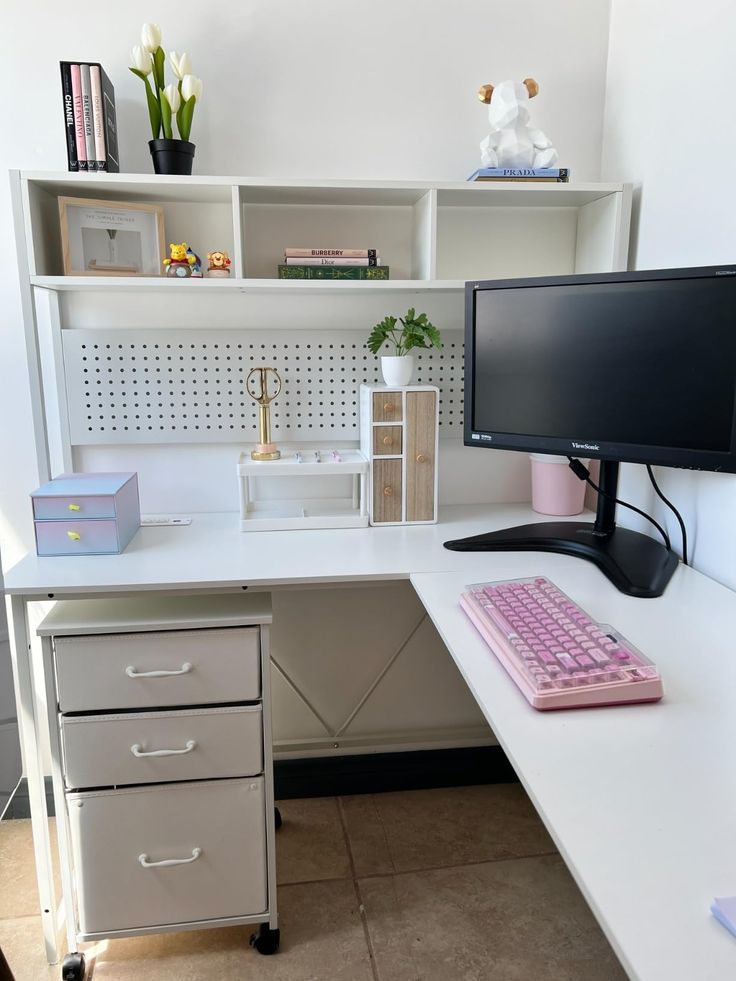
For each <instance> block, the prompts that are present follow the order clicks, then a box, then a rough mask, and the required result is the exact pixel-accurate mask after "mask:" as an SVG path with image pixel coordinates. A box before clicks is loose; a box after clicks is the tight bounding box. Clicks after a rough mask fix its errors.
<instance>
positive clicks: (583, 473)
mask: <svg viewBox="0 0 736 981" xmlns="http://www.w3.org/2000/svg"><path fill="white" fill-rule="evenodd" d="M567 459H568V462H569V465H570V469H571V470H572V472H573V473H574V474H575V476H576V477H578V478H579V479H580V480H584V481H585V482H586V484H590V486H591V487H592V488H593V490H594V491H595V492H596V493H597V494H601V495H602V496H603V497H605V498H606V499H607V500H609V501H613V502H614V504H620V505H621V507H624V508H628V509H629V510H630V511H635V512H636V514H640V515H641V516H642V518H646V519H647V521H651V523H652V524H653V525H654V527H655V528H656V529H657V531H658V532H659V533H660V535H661V536H662V538H663V539H664V543H665V545H666V547H667V551H668V552H671V551H672V544H671V542H670V536H669V535H668V534H667V532H666V531H665V530H664V528H663V527H662V525H661V524H660V523H659V522H658V521H655V520H654V518H653V517H652V516H651V514H647V513H646V511H642V510H641V509H640V508H637V507H634V505H633V504H628V503H627V502H626V501H622V500H620V499H619V498H618V497H614V496H613V494H609V493H608V492H607V491H604V490H601V488H600V487H598V485H597V484H595V483H594V482H593V481H592V480H591V477H590V472H589V470H588V468H587V467H586V466H585V464H583V463H581V462H580V460H576V459H575V458H574V457H572V456H568V458H567Z"/></svg>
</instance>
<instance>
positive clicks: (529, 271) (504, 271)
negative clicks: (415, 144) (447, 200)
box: [437, 205, 577, 280]
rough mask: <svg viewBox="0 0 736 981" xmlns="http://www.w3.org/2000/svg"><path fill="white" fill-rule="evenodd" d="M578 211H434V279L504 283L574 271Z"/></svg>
mask: <svg viewBox="0 0 736 981" xmlns="http://www.w3.org/2000/svg"><path fill="white" fill-rule="evenodd" d="M576 230H577V208H522V209H513V210H512V209H509V208H489V207H484V208H474V207H457V206H450V207H447V206H443V205H440V206H439V207H438V209H437V275H438V276H440V277H442V278H443V279H444V278H446V279H456V278H458V279H459V278H460V277H461V276H463V277H465V278H466V279H479V280H482V279H506V278H510V277H514V276H554V275H564V274H566V273H571V272H574V271H575V245H576Z"/></svg>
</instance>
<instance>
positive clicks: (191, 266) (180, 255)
mask: <svg viewBox="0 0 736 981" xmlns="http://www.w3.org/2000/svg"><path fill="white" fill-rule="evenodd" d="M164 265H165V266H166V275H167V276H176V277H177V278H180V279H181V278H182V277H184V276H199V277H201V276H202V264H201V262H200V260H199V256H198V255H197V253H196V252H193V251H192V250H191V249H190V248H189V246H188V245H187V243H186V242H180V243H179V244H178V245H177V244H176V243H175V242H170V243H169V258H168V259H164Z"/></svg>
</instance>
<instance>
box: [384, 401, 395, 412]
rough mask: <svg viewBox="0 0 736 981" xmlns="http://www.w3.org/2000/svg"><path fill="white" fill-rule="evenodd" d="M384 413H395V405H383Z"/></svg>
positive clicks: (388, 403)
mask: <svg viewBox="0 0 736 981" xmlns="http://www.w3.org/2000/svg"><path fill="white" fill-rule="evenodd" d="M383 411H384V412H393V411H394V406H393V403H392V402H384V403H383Z"/></svg>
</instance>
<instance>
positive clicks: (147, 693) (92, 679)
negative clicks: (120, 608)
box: [54, 627, 261, 712]
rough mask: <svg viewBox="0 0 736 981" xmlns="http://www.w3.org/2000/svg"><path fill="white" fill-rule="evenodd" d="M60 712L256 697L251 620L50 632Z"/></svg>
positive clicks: (255, 633)
mask: <svg viewBox="0 0 736 981" xmlns="http://www.w3.org/2000/svg"><path fill="white" fill-rule="evenodd" d="M54 655H55V661H56V677H57V686H58V696H59V707H60V709H61V711H62V712H94V711H104V710H105V709H109V710H119V709H139V708H165V707H166V706H169V705H209V704H218V703H228V702H248V701H255V700H256V699H258V698H260V694H261V670H260V631H259V629H258V627H225V628H221V629H220V628H216V629H202V630H165V631H159V632H156V633H118V634H90V635H85V636H70V637H55V638H54Z"/></svg>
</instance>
